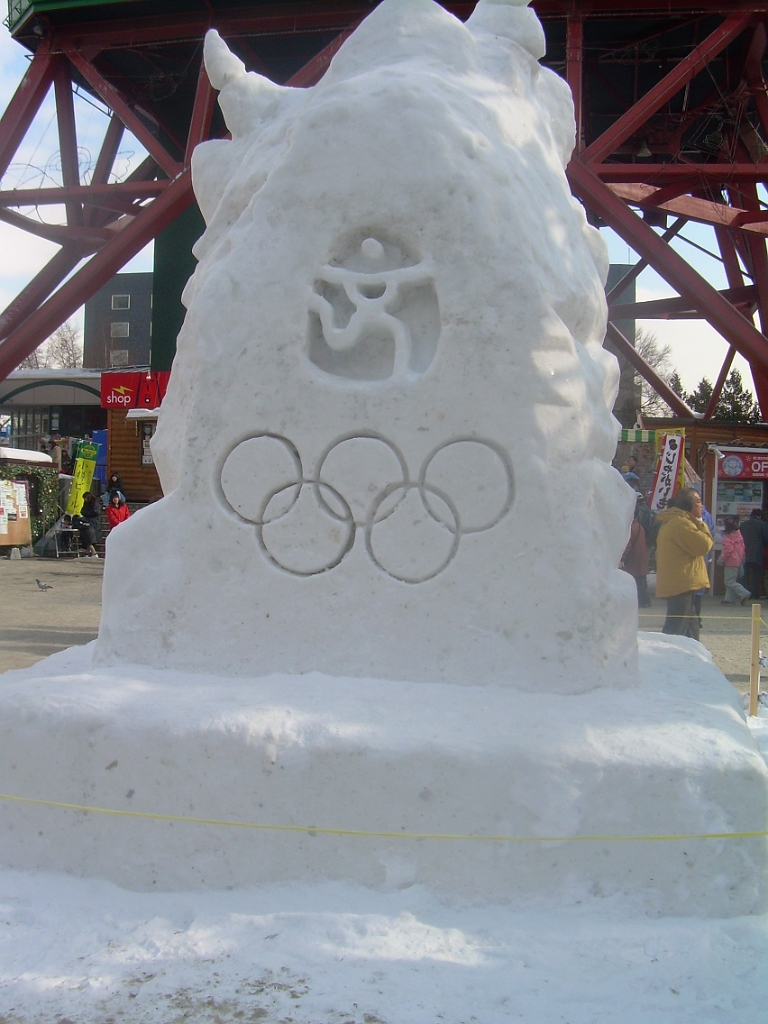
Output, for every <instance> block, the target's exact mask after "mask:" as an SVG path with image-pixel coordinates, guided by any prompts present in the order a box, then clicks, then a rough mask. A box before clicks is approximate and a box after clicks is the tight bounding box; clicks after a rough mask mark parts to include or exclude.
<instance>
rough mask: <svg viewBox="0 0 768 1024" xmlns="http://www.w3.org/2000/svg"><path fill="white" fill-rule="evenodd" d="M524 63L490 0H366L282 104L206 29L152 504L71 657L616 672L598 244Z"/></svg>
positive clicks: (566, 118) (613, 376)
mask: <svg viewBox="0 0 768 1024" xmlns="http://www.w3.org/2000/svg"><path fill="white" fill-rule="evenodd" d="M543 52H544V43H543V34H542V31H541V26H540V25H539V22H538V20H537V19H536V16H535V14H534V13H533V12H532V11H530V10H528V9H527V8H525V7H522V6H518V5H517V4H516V3H512V2H508V3H499V2H491V0H481V2H480V3H478V5H477V7H476V9H475V12H474V13H473V15H472V17H471V18H470V19H469V20H468V21H467V23H466V24H462V23H461V22H460V21H458V20H457V19H456V18H454V17H453V16H452V15H450V14H449V13H447V12H446V11H445V10H444V9H443V8H441V7H440V6H439V5H438V4H436V3H433V2H432V0H385V2H384V3H382V4H380V5H379V6H378V7H377V8H376V10H375V11H374V12H372V14H371V15H370V16H369V17H368V18H367V19H366V20H365V21H364V22H363V23H362V24H361V26H360V27H359V28H358V29H357V31H356V32H355V33H354V34H353V35H352V36H351V37H350V38H349V39H348V40H347V41H346V42H345V44H344V45H343V46H342V47H341V49H340V50H339V52H338V53H337V55H336V56H335V58H334V60H333V62H332V64H331V67H330V69H329V71H328V72H327V74H326V75H325V77H324V78H323V80H322V81H321V82H320V83H319V84H318V85H316V86H315V87H314V88H312V89H306V90H301V89H290V88H282V87H279V86H276V85H274V84H272V83H271V82H269V81H267V80H266V79H264V78H261V77H260V76H258V75H255V74H252V73H249V74H246V72H245V70H244V68H243V66H242V65H241V63H240V62H239V61H238V60H237V59H236V58H235V57H234V56H233V55H232V54H231V53H230V52H229V50H228V49H227V47H226V46H225V45H224V43H223V42H222V41H221V40H220V38H219V37H218V36H217V34H216V33H215V32H211V33H209V35H208V37H207V40H206V47H205V59H206V66H207V68H208V73H209V75H210V78H211V81H212V83H213V85H214V86H215V87H216V88H217V89H218V90H220V96H219V102H220V104H221V107H222V110H223V112H224V115H225V118H226V121H227V125H228V127H229V129H230V131H231V133H232V140H231V141H216V142H208V143H205V144H203V145H202V146H200V147H198V149H197V150H196V152H195V155H194V159H193V179H194V186H195V192H196V195H197V198H198V202H199V204H200V208H201V210H202V211H203V214H204V216H205V219H206V224H207V229H206V232H205V234H204V236H203V237H202V239H201V240H200V241H199V242H198V244H197V247H196V250H195V251H196V255H197V258H198V260H199V266H198V268H197V270H196V272H195V274H194V276H193V278H192V279H191V281H190V282H189V285H188V286H187V289H186V292H185V303H186V305H187V308H188V314H187V318H186V321H185V324H184V327H183V329H182V332H181V334H180V336H179V345H178V355H177V357H176V362H175V364H174V368H173V374H172V379H171V385H170V388H169V391H168V395H167V398H166V400H165V403H164V405H163V408H162V412H161V415H160V421H159V425H158V431H157V434H156V436H155V438H154V439H153V452H154V454H155V458H156V462H157V465H158V469H159V471H160V475H161V479H162V482H163V487H164V490H165V493H166V497H165V498H164V499H163V500H162V501H161V502H159V503H158V504H156V505H154V506H152V507H151V508H149V509H147V510H146V511H144V512H142V514H141V515H138V516H135V517H133V518H132V519H131V520H130V521H129V522H128V523H126V524H125V525H124V527H122V528H121V529H120V530H119V531H117V532H116V534H115V535H114V537H112V538H111V539H110V543H109V559H108V562H107V565H106V578H105V590H104V612H103V618H102V625H101V630H100V634H99V640H98V645H97V651H96V658H97V662H100V663H102V664H115V663H119V662H127V661H128V662H136V661H140V662H144V663H147V664H150V665H153V666H156V667H171V668H181V669H191V670H194V671H202V670H210V671H215V672H217V673H219V674H222V673H223V674H238V675H249V674H250V675H262V674H265V673H269V672H274V671H288V672H293V673H303V672H308V671H312V670H319V671H321V672H325V673H328V674H330V675H339V676H352V677H378V678H384V679H402V680H410V681H415V682H420V681H426V682H450V683H460V684H472V685H477V684H478V683H492V684H502V685H512V686H515V687H518V688H521V689H544V690H550V691H557V692H562V693H572V692H581V691H584V690H587V689H591V688H593V687H595V686H600V685H603V686H605V685H612V686H625V685H630V684H632V683H633V682H634V681H635V679H636V638H635V631H636V628H637V622H636V616H635V597H634V589H633V585H632V581H631V579H629V577H627V576H626V575H625V574H622V573H620V572H619V571H618V570H617V569H616V566H617V564H618V561H619V557H620V555H621V551H622V548H623V545H624V542H625V538H626V535H627V530H628V524H629V519H630V516H631V505H632V502H631V494H630V493H629V491H628V488H627V487H626V485H625V484H624V483H623V482H622V481H621V480H620V478H619V476H618V474H616V473H615V472H614V471H613V470H612V469H611V468H610V465H609V462H610V459H611V458H612V456H613V452H614V448H615V442H616V436H617V423H616V421H615V420H614V419H613V417H612V415H611V412H610V410H611V407H612V403H613V398H614V395H615V391H616V386H617V380H618V374H617V368H616V364H615V360H614V359H613V357H612V356H610V355H608V354H607V353H605V352H604V350H603V348H602V340H603V337H604V333H605V320H606V309H605V301H604V295H603V280H604V276H605V273H606V269H607V259H606V254H605V251H604V248H603V246H602V242H601V240H600V237H599V235H598V233H597V232H596V231H594V230H593V229H592V228H590V227H589V226H588V225H587V223H586V220H585V217H584V213H583V211H582V210H581V208H580V207H579V205H578V204H577V203H576V202H575V201H574V200H573V199H572V197H571V195H570V191H569V189H568V185H567V182H566V178H565V174H564V167H565V164H566V162H567V160H568V158H569V156H570V152H571V149H572V146H573V139H574V122H573V111H572V103H571V98H570V93H569V90H568V87H567V86H566V84H565V83H564V82H563V81H562V80H561V79H560V78H558V77H557V76H556V75H555V74H553V73H552V72H550V71H548V70H547V69H545V68H542V67H541V66H540V65H539V63H538V58H540V57H541V56H542V55H543ZM148 564H150V565H151V566H152V588H151V590H150V591H147V589H146V588H145V586H144V582H145V578H146V572H147V569H146V567H147V565H148Z"/></svg>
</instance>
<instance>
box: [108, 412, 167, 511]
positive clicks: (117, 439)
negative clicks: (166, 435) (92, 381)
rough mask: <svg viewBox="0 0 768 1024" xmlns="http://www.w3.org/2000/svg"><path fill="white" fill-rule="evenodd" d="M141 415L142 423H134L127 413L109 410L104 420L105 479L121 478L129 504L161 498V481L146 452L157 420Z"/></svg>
mask: <svg viewBox="0 0 768 1024" xmlns="http://www.w3.org/2000/svg"><path fill="white" fill-rule="evenodd" d="M133 411H134V412H138V411H139V410H133ZM144 415H145V418H144V419H137V418H134V417H133V416H131V411H129V410H127V409H110V410H109V412H108V418H107V429H108V431H109V433H108V437H109V448H108V451H107V479H109V477H110V476H111V474H112V473H119V474H120V476H121V477H122V478H123V484H124V486H125V496H126V498H127V499H128V501H130V502H133V501H157V500H158V498H162V496H163V489H162V487H161V486H160V477H159V476H158V475H157V470H156V469H155V464H154V461H153V460H152V454H151V452H150V449H149V439H150V438H151V436H152V434H153V433H154V431H155V426H156V424H157V416H156V415H155V416H154V417H152V416H147V415H146V414H144Z"/></svg>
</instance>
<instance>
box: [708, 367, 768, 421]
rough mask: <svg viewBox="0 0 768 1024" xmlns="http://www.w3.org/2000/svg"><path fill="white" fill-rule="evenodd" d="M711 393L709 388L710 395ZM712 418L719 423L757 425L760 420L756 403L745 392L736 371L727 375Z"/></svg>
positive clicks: (747, 392)
mask: <svg viewBox="0 0 768 1024" xmlns="http://www.w3.org/2000/svg"><path fill="white" fill-rule="evenodd" d="M711 391H712V389H711V388H710V394H711ZM712 418H713V419H715V420H718V421H719V422H720V423H757V422H758V421H759V420H760V409H759V407H758V405H757V402H755V400H754V398H753V397H752V395H751V394H750V392H749V391H747V390H745V388H744V385H743V383H742V380H741V374H740V373H739V371H738V370H731V372H730V373H729V374H728V379H727V380H726V382H725V384H724V385H723V390H722V393H721V395H720V400H719V401H718V403H717V406H716V408H715V414H714V416H713V417H712Z"/></svg>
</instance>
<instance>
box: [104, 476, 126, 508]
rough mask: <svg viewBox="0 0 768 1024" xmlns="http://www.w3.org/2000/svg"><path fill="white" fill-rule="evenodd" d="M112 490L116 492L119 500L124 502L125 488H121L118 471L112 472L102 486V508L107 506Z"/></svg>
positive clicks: (121, 479)
mask: <svg viewBox="0 0 768 1024" xmlns="http://www.w3.org/2000/svg"><path fill="white" fill-rule="evenodd" d="M114 492H117V493H118V494H119V495H120V501H123V502H124V501H125V500H126V497H125V490H124V489H123V478H122V477H121V476H120V474H119V473H112V475H111V476H110V478H109V480H107V482H106V484H105V486H104V493H103V494H102V496H101V501H102V504H103V505H104V508H107V507H108V505H109V503H110V500H111V496H112V494H113V493H114Z"/></svg>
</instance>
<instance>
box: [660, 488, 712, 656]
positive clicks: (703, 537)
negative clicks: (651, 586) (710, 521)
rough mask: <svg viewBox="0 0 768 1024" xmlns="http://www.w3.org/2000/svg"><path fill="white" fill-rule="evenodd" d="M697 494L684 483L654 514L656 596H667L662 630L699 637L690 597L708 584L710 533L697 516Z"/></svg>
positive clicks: (694, 489)
mask: <svg viewBox="0 0 768 1024" xmlns="http://www.w3.org/2000/svg"><path fill="white" fill-rule="evenodd" d="M701 512H702V504H701V495H700V494H699V492H698V491H697V490H696V488H695V487H684V488H683V489H682V490H681V491H678V492H677V494H676V495H675V497H674V498H673V499H672V502H671V503H670V506H669V507H668V508H666V509H665V510H664V511H663V512H660V513H659V515H658V521H659V523H660V527H659V537H658V540H657V542H656V596H657V597H665V598H666V599H667V617H666V619H665V621H664V628H663V629H662V632H663V633H668V634H672V635H677V636H689V637H691V638H692V639H693V640H698V639H699V620H698V617H697V616H696V613H695V612H694V607H693V599H694V596H695V594H696V591H697V590H700V589H701V588H702V587H708V586H709V573H708V572H707V566H706V563H705V561H704V557H705V555H707V554H708V553H709V551H710V550H711V548H712V534H711V533H710V532H709V528H708V527H707V525H706V523H704V522H703V521H702V518H701Z"/></svg>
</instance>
